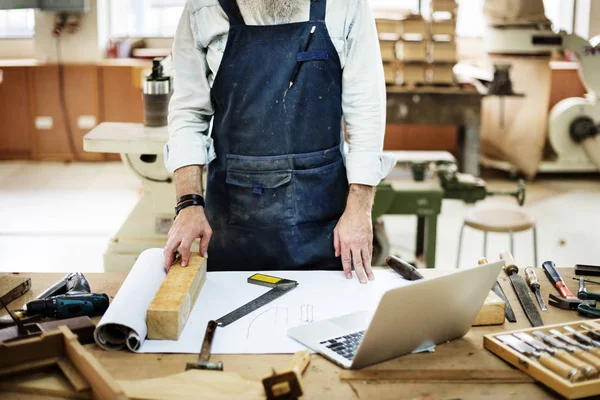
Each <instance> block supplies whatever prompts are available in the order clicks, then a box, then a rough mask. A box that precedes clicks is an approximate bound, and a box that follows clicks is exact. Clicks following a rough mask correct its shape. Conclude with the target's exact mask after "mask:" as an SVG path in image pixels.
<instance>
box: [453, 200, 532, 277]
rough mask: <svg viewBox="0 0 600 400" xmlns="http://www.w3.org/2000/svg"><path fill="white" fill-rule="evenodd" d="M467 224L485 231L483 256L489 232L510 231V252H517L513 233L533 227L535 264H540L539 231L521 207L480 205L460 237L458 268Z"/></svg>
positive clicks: (467, 220) (470, 216) (467, 219)
mask: <svg viewBox="0 0 600 400" xmlns="http://www.w3.org/2000/svg"><path fill="white" fill-rule="evenodd" d="M465 226H468V227H469V228H472V229H477V230H479V231H482V232H483V256H484V257H485V256H486V253H487V234H488V232H497V233H508V237H509V239H510V252H511V253H512V254H513V256H514V254H515V249H514V238H513V233H515V232H522V231H526V230H528V229H531V230H532V232H533V259H534V263H535V264H534V265H535V266H536V267H537V266H538V259H537V231H536V226H535V221H534V220H533V218H531V217H530V216H529V214H527V212H526V211H525V210H523V209H521V208H507V207H500V206H496V207H480V208H476V209H474V210H472V211H471V212H470V213H469V214H468V215H467V217H466V218H465V221H464V222H463V225H462V227H461V228H460V237H459V239H458V256H457V257H456V268H459V265H460V264H459V263H460V253H461V250H462V238H463V233H464V230H465Z"/></svg>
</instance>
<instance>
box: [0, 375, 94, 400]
mask: <svg viewBox="0 0 600 400" xmlns="http://www.w3.org/2000/svg"><path fill="white" fill-rule="evenodd" d="M0 392H4V393H3V396H8V394H7V393H6V392H13V393H26V394H31V395H44V398H47V396H57V397H60V398H61V399H65V398H66V399H91V398H92V393H91V391H85V392H76V391H74V390H73V387H72V386H71V384H70V383H69V381H68V380H67V379H66V378H65V377H64V375H63V374H62V373H61V372H59V371H56V370H44V371H40V372H37V373H30V374H26V375H20V376H11V377H10V378H5V379H2V380H0ZM21 398H23V397H21ZM28 398H29V397H28Z"/></svg>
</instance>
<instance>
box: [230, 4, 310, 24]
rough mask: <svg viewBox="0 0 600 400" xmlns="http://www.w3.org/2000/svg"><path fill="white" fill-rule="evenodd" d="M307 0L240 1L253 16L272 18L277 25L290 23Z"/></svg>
mask: <svg viewBox="0 0 600 400" xmlns="http://www.w3.org/2000/svg"><path fill="white" fill-rule="evenodd" d="M305 1H306V0H238V2H239V3H240V6H242V7H244V9H246V10H248V11H250V12H251V13H252V14H253V15H263V16H267V17H269V18H272V19H273V20H274V21H275V22H277V23H286V22H289V21H290V20H291V19H292V17H293V16H295V15H296V13H297V12H298V11H299V10H300V9H301V7H302V5H303V4H304V2H305Z"/></svg>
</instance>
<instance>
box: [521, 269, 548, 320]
mask: <svg viewBox="0 0 600 400" xmlns="http://www.w3.org/2000/svg"><path fill="white" fill-rule="evenodd" d="M525 280H526V281H527V284H528V285H529V287H530V288H531V290H532V291H533V293H535V298H536V299H537V302H538V304H539V305H540V308H541V309H542V311H548V308H547V307H546V304H545V303H544V298H543V297H542V292H541V291H540V281H539V280H538V277H537V275H536V274H535V270H534V269H533V268H531V267H528V268H525Z"/></svg>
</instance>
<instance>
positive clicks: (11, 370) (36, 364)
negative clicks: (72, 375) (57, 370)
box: [0, 357, 60, 376]
mask: <svg viewBox="0 0 600 400" xmlns="http://www.w3.org/2000/svg"><path fill="white" fill-rule="evenodd" d="M59 360H60V357H49V358H41V359H39V360H33V361H27V362H24V363H19V364H15V365H11V366H10V367H5V368H2V369H0V376H8V375H14V374H19V373H21V372H27V371H34V370H37V369H41V368H46V367H50V366H52V365H55V364H56V363H58V361H59Z"/></svg>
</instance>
